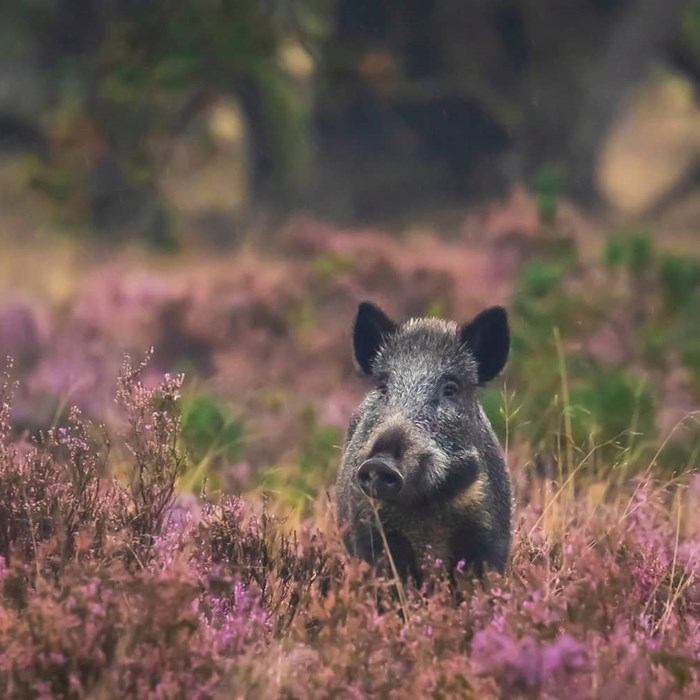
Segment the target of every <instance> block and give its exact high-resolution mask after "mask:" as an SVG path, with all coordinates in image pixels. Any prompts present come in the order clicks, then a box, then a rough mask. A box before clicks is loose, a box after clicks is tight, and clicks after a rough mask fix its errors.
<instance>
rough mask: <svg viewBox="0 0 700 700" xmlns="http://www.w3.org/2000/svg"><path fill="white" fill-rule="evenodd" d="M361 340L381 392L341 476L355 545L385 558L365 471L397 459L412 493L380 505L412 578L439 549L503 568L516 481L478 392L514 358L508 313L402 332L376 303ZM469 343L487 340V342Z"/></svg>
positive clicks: (428, 322) (354, 433)
mask: <svg viewBox="0 0 700 700" xmlns="http://www.w3.org/2000/svg"><path fill="white" fill-rule="evenodd" d="M353 338H354V344H355V351H356V359H357V361H358V364H359V365H360V367H361V368H362V369H363V370H364V371H365V373H366V374H368V375H370V376H371V377H372V378H373V379H374V381H375V382H376V386H375V388H373V389H372V390H371V391H369V393H368V394H367V395H366V396H365V398H364V400H363V401H362V403H361V404H360V405H359V406H358V408H357V409H356V411H355V413H354V414H353V416H352V418H351V421H350V425H349V428H348V432H347V436H346V440H345V446H344V451H343V458H342V463H341V468H340V474H339V477H338V489H337V492H338V515H339V519H340V523H341V526H343V527H344V529H345V541H346V544H347V546H348V548H349V550H350V551H351V552H353V553H354V554H356V555H357V556H359V557H361V558H363V559H366V560H368V561H371V562H376V561H377V559H378V556H379V555H380V554H381V549H382V544H381V543H382V538H381V537H379V533H378V531H377V527H376V523H375V522H374V519H375V514H374V508H373V507H372V504H370V502H369V499H368V498H367V497H366V496H365V495H364V493H363V492H362V491H361V489H360V488H359V485H358V482H357V478H356V475H357V471H358V469H359V467H360V466H361V465H362V464H363V463H364V462H365V461H366V460H367V459H368V458H370V457H372V456H373V455H376V454H377V453H382V454H385V453H389V454H390V456H391V458H392V459H394V460H395V462H396V463H397V464H398V465H399V466H398V468H399V470H400V472H401V475H402V477H403V479H404V487H403V489H402V490H401V492H400V493H399V494H398V496H397V497H396V499H394V500H392V501H377V502H375V504H374V505H375V506H376V508H377V510H378V513H379V517H380V520H381V525H382V527H383V528H384V530H385V534H386V535H387V541H388V542H389V546H390V548H391V550H392V555H393V556H394V559H395V560H398V562H397V563H398V565H399V568H400V569H401V571H402V572H403V573H404V574H408V573H413V574H414V575H417V571H418V565H419V561H420V559H421V558H422V557H423V556H424V554H425V553H426V552H427V551H428V549H430V550H431V551H432V554H433V555H434V556H436V557H439V558H441V559H443V560H446V561H449V562H452V563H453V564H456V563H457V562H458V561H459V560H461V559H462V560H465V562H466V563H467V564H471V565H473V567H474V568H475V569H477V570H480V569H481V567H482V566H483V565H484V564H485V565H490V566H493V567H495V568H496V569H498V570H500V571H503V570H504V568H505V566H506V562H507V559H508V554H509V549H510V525H511V494H510V480H509V476H508V472H507V470H506V467H505V462H504V459H503V455H502V451H501V448H500V446H499V444H498V440H497V438H496V436H495V434H494V433H493V430H492V428H491V425H490V424H489V422H488V419H487V418H486V416H485V414H484V412H483V410H482V408H481V406H480V404H479V402H478V397H477V393H478V387H479V386H480V385H481V384H482V383H483V381H484V379H483V377H484V371H482V370H483V368H487V369H486V377H487V378H486V381H487V380H488V379H490V378H491V375H493V373H494V370H495V372H496V373H498V372H499V371H500V369H501V368H502V365H503V364H504V362H505V358H506V357H507V351H508V348H507V345H508V344H509V334H508V328H507V322H506V317H505V312H504V311H503V309H500V308H499V307H495V308H493V309H489V310H486V311H485V312H482V313H481V314H479V315H478V316H477V317H476V318H475V319H474V321H473V322H472V324H465V325H462V326H460V325H459V324H457V323H456V322H454V321H449V320H443V319H435V318H413V319H410V320H408V321H406V322H404V323H403V324H400V325H399V324H396V323H394V322H393V321H391V320H390V319H389V318H388V317H387V316H386V315H385V314H384V312H383V311H381V309H379V308H378V307H376V306H374V305H371V304H367V303H364V304H363V305H361V307H360V310H359V311H358V316H357V318H356V320H355V326H354V329H353ZM464 338H475V339H477V340H476V341H475V343H474V345H475V346H476V347H471V346H470V345H469V344H467V343H465V342H464V340H463V339H464ZM358 349H359V352H358ZM446 384H450V385H451V386H450V387H449V390H450V393H449V394H447V393H445V390H444V387H445V386H446ZM394 550H395V551H394Z"/></svg>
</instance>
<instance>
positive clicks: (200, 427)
mask: <svg viewBox="0 0 700 700" xmlns="http://www.w3.org/2000/svg"><path fill="white" fill-rule="evenodd" d="M244 428H245V426H244V424H243V421H242V420H241V419H240V418H239V417H238V416H236V415H234V414H233V413H232V412H231V411H230V410H229V409H228V408H226V407H225V406H224V405H222V404H221V403H220V402H219V401H218V400H217V399H215V398H214V397H212V396H208V395H206V394H197V395H194V396H190V397H187V398H185V399H184V400H183V408H182V440H183V445H184V447H185V449H186V450H187V452H188V453H189V455H190V458H191V460H192V467H191V468H190V469H189V471H188V472H187V473H186V474H185V475H184V477H183V479H182V480H181V486H182V488H183V489H185V490H196V489H197V488H199V487H200V486H201V485H202V483H203V481H204V479H205V478H206V479H209V480H212V479H213V481H214V484H213V486H214V488H217V487H218V483H217V472H218V468H219V467H220V466H222V465H224V464H230V463H232V462H234V461H236V460H237V459H238V458H239V456H240V453H241V448H242V445H243V436H244V432H245V430H244Z"/></svg>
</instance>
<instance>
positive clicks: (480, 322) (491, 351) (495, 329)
mask: <svg viewBox="0 0 700 700" xmlns="http://www.w3.org/2000/svg"><path fill="white" fill-rule="evenodd" d="M460 338H461V340H462V343H464V344H465V345H466V346H467V347H468V348H469V349H470V350H471V352H472V354H473V355H474V358H475V359H476V363H477V367H478V372H479V384H485V383H486V382H489V381H491V380H492V379H493V378H494V377H496V376H497V375H498V374H499V372H500V371H501V370H502V369H503V367H504V366H505V364H506V360H507V359H508V351H509V349H510V331H509V329H508V316H507V315H506V310H505V309H504V308H503V307H502V306H492V307H491V308H489V309H485V310H484V311H482V312H481V313H480V314H477V315H476V316H475V317H474V319H473V320H472V321H471V322H470V323H465V324H464V325H463V326H462V327H461V328H460Z"/></svg>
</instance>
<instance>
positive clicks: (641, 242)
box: [603, 230, 654, 276]
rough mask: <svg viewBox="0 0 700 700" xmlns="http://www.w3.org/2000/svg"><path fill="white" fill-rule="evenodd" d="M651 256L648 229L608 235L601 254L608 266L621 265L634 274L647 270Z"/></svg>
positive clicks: (651, 259) (651, 248)
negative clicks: (619, 234) (603, 251)
mask: <svg viewBox="0 0 700 700" xmlns="http://www.w3.org/2000/svg"><path fill="white" fill-rule="evenodd" d="M653 258H654V252H653V246H652V241H651V233H650V232H649V231H648V230H640V231H633V232H631V233H628V234H625V235H621V236H612V237H610V238H609V239H608V241H607V243H606V247H605V253H604V256H603V260H604V262H605V264H606V265H607V266H608V267H610V268H616V267H623V268H625V269H626V270H627V271H628V272H629V273H630V274H631V275H634V276H638V275H640V274H642V273H643V272H645V271H646V270H648V269H649V267H650V266H651V264H652V261H653Z"/></svg>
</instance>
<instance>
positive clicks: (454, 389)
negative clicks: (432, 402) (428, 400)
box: [442, 379, 459, 399]
mask: <svg viewBox="0 0 700 700" xmlns="http://www.w3.org/2000/svg"><path fill="white" fill-rule="evenodd" d="M457 394H459V384H458V383H457V382H456V381H455V380H454V379H446V380H445V381H444V382H443V384H442V396H443V398H446V399H454V398H456V397H457Z"/></svg>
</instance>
